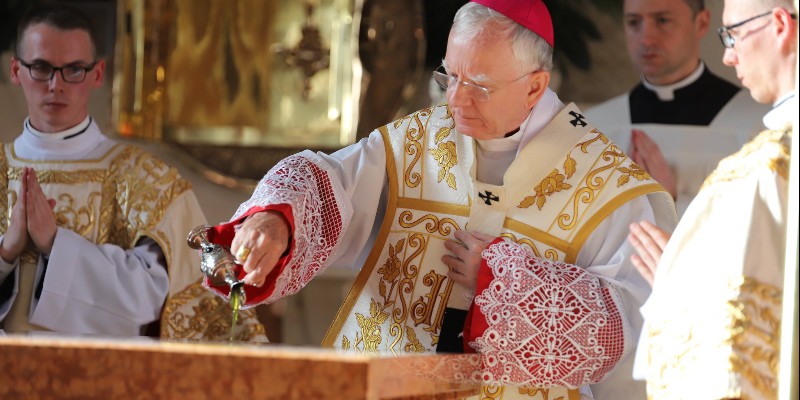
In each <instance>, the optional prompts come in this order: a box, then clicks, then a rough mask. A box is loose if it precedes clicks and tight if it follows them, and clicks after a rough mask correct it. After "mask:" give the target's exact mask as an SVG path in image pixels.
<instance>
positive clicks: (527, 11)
mask: <svg viewBox="0 0 800 400" xmlns="http://www.w3.org/2000/svg"><path fill="white" fill-rule="evenodd" d="M472 2H473V3H478V4H480V5H483V6H486V7H488V8H491V9H492V10H495V11H497V12H499V13H500V14H503V15H505V16H506V17H508V18H510V19H511V20H513V21H514V22H516V23H518V24H520V25H522V26H524V27H526V28H528V29H529V30H531V31H532V32H533V33H535V34H537V35H539V36H541V37H542V39H544V40H545V41H546V42H547V43H549V44H550V46H553V45H554V42H555V40H554V37H553V21H552V20H551V19H550V12H549V11H547V7H546V6H545V5H544V3H543V2H542V0H472Z"/></svg>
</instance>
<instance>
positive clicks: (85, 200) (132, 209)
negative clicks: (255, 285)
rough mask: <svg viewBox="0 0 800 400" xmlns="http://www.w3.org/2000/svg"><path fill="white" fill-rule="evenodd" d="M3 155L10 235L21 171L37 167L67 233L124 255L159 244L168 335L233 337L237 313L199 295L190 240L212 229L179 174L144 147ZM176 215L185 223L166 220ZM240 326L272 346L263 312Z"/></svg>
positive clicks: (240, 332) (243, 335) (241, 334)
mask: <svg viewBox="0 0 800 400" xmlns="http://www.w3.org/2000/svg"><path fill="white" fill-rule="evenodd" d="M0 153H2V156H0V157H2V158H1V159H0V162H3V163H2V164H3V165H4V166H5V168H4V171H6V173H4V174H2V177H0V179H4V181H2V183H3V184H5V185H6V187H7V188H8V196H4V197H3V200H2V203H0V207H2V211H3V214H2V215H3V216H4V217H5V218H3V219H2V232H3V233H5V231H6V229H7V227H8V221H9V214H10V210H11V208H12V206H13V203H14V202H15V201H16V198H17V196H16V193H17V192H18V191H19V188H20V181H19V178H20V176H21V172H22V170H23V168H24V167H25V166H32V167H33V168H34V169H35V170H36V175H37V178H38V179H39V182H40V185H41V186H42V190H43V191H44V193H45V196H46V197H47V198H52V199H54V200H56V205H55V207H54V208H53V212H54V214H55V217H56V223H57V225H58V226H59V227H63V228H65V229H69V230H71V231H73V232H75V233H77V234H79V235H81V236H82V237H84V238H85V239H86V240H88V241H90V242H92V243H97V244H102V243H108V244H114V245H117V246H119V247H122V248H123V249H132V248H133V247H135V245H136V243H137V242H138V241H139V240H140V239H142V238H143V237H148V238H150V239H152V240H154V241H155V242H157V243H158V245H159V246H160V247H161V249H162V251H163V253H164V256H165V257H166V262H167V266H168V269H169V275H170V288H169V295H168V297H167V301H166V304H165V307H164V312H162V318H161V336H162V337H170V338H191V339H204V340H227V339H228V337H229V335H230V324H231V311H230V307H229V306H228V305H227V304H224V305H225V306H226V307H227V308H225V307H213V306H211V305H212V304H216V303H214V301H216V300H218V299H217V298H216V296H214V295H213V294H212V293H210V292H209V291H208V290H205V289H204V290H202V291H201V290H197V289H198V288H199V287H200V286H201V285H200V283H199V282H200V278H201V274H200V271H199V268H198V266H197V264H196V254H195V253H194V252H193V250H192V249H190V248H188V246H186V244H185V241H184V240H185V239H184V238H185V237H186V234H187V232H188V231H189V230H190V229H191V228H192V227H194V226H196V225H199V224H202V223H205V218H204V217H203V216H202V213H201V212H200V210H199V205H197V204H196V201H194V202H190V201H189V200H188V199H187V196H184V194H185V193H186V192H187V191H189V190H190V189H191V184H190V183H189V182H187V181H186V180H184V179H182V178H180V176H179V175H178V172H177V170H176V169H174V168H172V167H170V166H169V165H167V164H166V163H164V162H163V161H161V160H160V159H158V158H156V157H154V156H152V155H151V154H149V153H146V152H144V151H142V150H141V149H139V148H138V147H135V146H126V145H121V144H117V145H115V146H113V147H111V148H110V149H109V150H108V151H107V152H106V153H105V154H102V155H100V156H99V157H98V158H96V159H92V160H75V161H60V160H56V161H35V160H23V159H17V158H16V156H15V155H14V151H13V145H7V146H6V147H5V152H0ZM7 157H8V158H7ZM168 210H169V212H175V213H179V214H181V215H182V217H181V218H168V219H166V220H165V218H164V216H165V214H166V213H167V212H168ZM181 224H185V226H184V225H181ZM175 238H180V241H178V242H176V241H175V240H176V239H175ZM29 258H30V259H29ZM29 258H26V257H23V258H22V259H21V263H22V262H28V261H30V262H31V264H32V267H33V268H35V266H36V263H38V255H35V256H33V257H29ZM26 260H28V261H26ZM191 296H194V297H191ZM220 302H221V301H220ZM17 303H21V302H19V299H17V300H15V305H16V304H17ZM28 304H29V302H28ZM211 321H213V323H212V322H211ZM239 321H240V322H239V325H241V326H240V329H236V330H235V335H236V338H237V339H241V340H256V341H266V337H265V331H264V327H263V326H262V325H261V324H260V323H258V319H257V316H256V314H255V310H243V313H240V319H239ZM182 323H183V324H185V325H181V324H182ZM222 326H224V327H222Z"/></svg>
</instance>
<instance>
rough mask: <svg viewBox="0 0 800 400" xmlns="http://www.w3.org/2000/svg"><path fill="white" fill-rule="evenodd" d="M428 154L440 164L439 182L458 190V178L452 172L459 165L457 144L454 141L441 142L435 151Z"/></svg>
mask: <svg viewBox="0 0 800 400" xmlns="http://www.w3.org/2000/svg"><path fill="white" fill-rule="evenodd" d="M437 136H438V135H437ZM428 152H429V153H430V154H431V155H432V156H433V158H434V159H435V160H436V162H437V163H439V176H438V177H437V182H439V183H441V182H442V181H443V180H444V181H446V182H447V186H450V188H451V189H457V187H456V176H455V175H454V174H453V173H452V172H450V169H452V168H453V167H454V166H455V165H456V164H457V163H458V160H457V156H456V142H454V141H452V140H449V141H447V142H440V143H438V144H437V147H436V148H435V149H429V150H428Z"/></svg>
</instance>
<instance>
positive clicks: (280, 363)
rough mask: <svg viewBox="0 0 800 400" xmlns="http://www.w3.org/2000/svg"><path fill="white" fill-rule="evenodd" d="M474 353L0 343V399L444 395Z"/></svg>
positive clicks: (53, 340)
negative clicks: (346, 351)
mask: <svg viewBox="0 0 800 400" xmlns="http://www.w3.org/2000/svg"><path fill="white" fill-rule="evenodd" d="M476 365H477V358H476V357H475V356H474V355H435V354H424V355H406V354H402V355H356V354H349V353H348V354H345V353H341V352H338V351H335V350H328V349H318V348H302V347H288V346H279V345H261V346H253V345H243V344H230V345H229V344H227V343H202V344H201V343H187V342H167V341H158V340H154V339H147V338H137V339H120V340H116V339H98V338H83V337H81V338H64V337H55V336H7V337H0V371H3V372H2V374H0V399H48V400H49V399H114V400H125V399H159V400H166V399H237V400H255V399H396V400H399V399H406V400H411V399H414V400H422V399H454V398H463V397H465V396H469V395H474V394H477V393H478V390H479V388H478V385H476V384H474V383H469V378H470V375H472V374H474V372H475V371H476V368H477V366H476Z"/></svg>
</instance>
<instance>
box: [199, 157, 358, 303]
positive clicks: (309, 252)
mask: <svg viewBox="0 0 800 400" xmlns="http://www.w3.org/2000/svg"><path fill="white" fill-rule="evenodd" d="M335 179H336V178H335V176H333V174H332V173H331V171H330V170H329V167H328V165H327V164H326V163H325V162H323V161H322V160H320V159H319V158H318V157H317V156H316V154H314V153H313V152H310V151H306V152H303V153H300V154H297V155H293V156H290V157H287V158H285V159H284V160H282V161H281V162H279V163H278V164H277V165H275V166H274V167H273V168H272V169H271V170H270V171H269V172H268V173H267V174H266V175H265V176H264V178H263V179H262V180H261V181H260V182H259V184H258V186H257V187H256V189H255V191H254V192H253V195H252V196H251V197H250V199H249V200H247V201H245V202H244V203H242V204H241V205H240V206H239V208H238V210H237V211H236V213H235V214H234V216H233V218H231V222H229V223H228V224H225V225H221V226H218V227H215V230H216V232H217V234H216V235H215V236H216V240H215V239H212V240H213V241H215V242H217V243H220V242H223V243H222V244H226V243H224V242H227V245H228V246H229V245H230V241H231V240H232V239H233V232H232V230H233V227H234V226H235V224H237V223H238V222H239V221H241V220H242V219H243V218H244V217H246V216H248V215H250V214H253V213H255V212H260V211H264V210H274V211H278V212H281V213H283V214H284V216H285V217H286V219H287V221H289V223H290V225H291V228H292V241H291V243H290V252H289V253H288V254H287V255H286V256H284V257H283V258H281V260H279V261H278V263H277V265H276V266H275V268H274V269H273V270H272V272H270V274H269V275H268V276H267V281H266V283H265V284H264V285H263V286H262V287H260V288H257V287H253V286H246V287H245V292H246V293H247V302H246V304H245V305H246V306H248V307H250V306H254V305H257V304H261V303H271V302H273V301H275V300H277V299H279V298H281V297H285V296H288V295H291V294H294V293H296V292H298V291H299V290H300V289H301V288H303V287H304V286H305V285H306V284H307V283H308V282H309V281H310V280H311V279H313V278H314V276H316V275H317V274H319V273H320V272H322V271H323V270H324V269H325V268H326V267H327V266H328V265H329V263H328V260H329V258H330V257H331V256H332V255H334V254H336V250H337V248H338V247H339V245H340V244H341V243H340V242H341V238H342V236H343V234H344V231H345V230H346V228H347V225H348V222H349V221H350V217H351V215H352V211H351V208H350V207H349V206H347V205H345V204H346V203H345V201H346V200H345V197H344V196H343V194H342V192H343V190H342V189H341V185H340V184H338V182H336V181H335ZM222 231H226V232H222ZM223 238H225V239H223ZM243 275H244V274H243V273H242V276H243ZM214 289H217V290H218V291H219V289H220V288H214Z"/></svg>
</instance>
